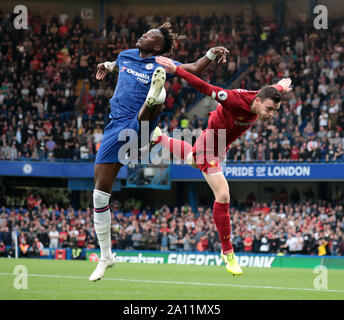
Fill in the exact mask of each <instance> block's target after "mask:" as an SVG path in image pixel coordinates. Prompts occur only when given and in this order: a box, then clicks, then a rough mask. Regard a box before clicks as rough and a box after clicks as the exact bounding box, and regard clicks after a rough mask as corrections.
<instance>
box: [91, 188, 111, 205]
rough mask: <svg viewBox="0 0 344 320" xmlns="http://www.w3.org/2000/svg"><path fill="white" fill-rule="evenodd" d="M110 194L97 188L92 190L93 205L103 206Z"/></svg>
mask: <svg viewBox="0 0 344 320" xmlns="http://www.w3.org/2000/svg"><path fill="white" fill-rule="evenodd" d="M109 199H110V194H109V193H106V192H104V191H100V190H97V189H94V190H93V206H94V207H95V208H104V207H106V206H107V205H108V204H109Z"/></svg>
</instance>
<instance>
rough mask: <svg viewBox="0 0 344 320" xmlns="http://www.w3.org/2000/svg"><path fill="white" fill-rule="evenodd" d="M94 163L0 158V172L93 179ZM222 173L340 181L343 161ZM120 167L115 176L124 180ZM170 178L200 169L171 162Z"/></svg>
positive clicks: (234, 167) (192, 175)
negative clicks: (26, 160)
mask: <svg viewBox="0 0 344 320" xmlns="http://www.w3.org/2000/svg"><path fill="white" fill-rule="evenodd" d="M93 169H94V163H89V162H34V161H31V162H25V161H0V175H2V176H24V177H25V176H26V177H52V178H68V179H93ZM222 169H223V172H224V174H225V176H226V178H227V179H228V180H232V181H235V180H237V181H243V180H251V181H254V180H255V181H300V180H301V181H321V180H322V181H330V180H332V181H344V163H262V164H257V163H255V164H249V163H242V164H225V165H223V166H222ZM127 177H128V167H127V166H123V167H122V168H121V169H120V171H119V174H118V179H127ZM170 179H171V181H197V180H198V181H201V180H202V181H203V180H204V178H203V175H202V173H201V171H200V170H198V169H195V168H193V167H191V166H188V165H171V166H170Z"/></svg>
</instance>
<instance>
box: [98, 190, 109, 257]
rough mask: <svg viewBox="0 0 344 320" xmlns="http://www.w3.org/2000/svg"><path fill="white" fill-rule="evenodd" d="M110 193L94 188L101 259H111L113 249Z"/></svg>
mask: <svg viewBox="0 0 344 320" xmlns="http://www.w3.org/2000/svg"><path fill="white" fill-rule="evenodd" d="M109 199H110V194H108V193H106V192H103V191H100V190H96V189H94V190H93V207H94V229H95V231H96V234H97V238H98V242H99V246H100V254H101V257H100V258H101V259H105V260H109V259H111V256H112V251H111V235H110V230H111V214H110V208H109Z"/></svg>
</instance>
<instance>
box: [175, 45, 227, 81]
mask: <svg viewBox="0 0 344 320" xmlns="http://www.w3.org/2000/svg"><path fill="white" fill-rule="evenodd" d="M228 53H229V50H228V49H227V48H225V47H221V46H218V47H213V48H210V49H209V50H208V51H207V53H206V55H205V56H203V57H202V58H200V59H198V60H197V61H195V62H193V63H186V64H181V65H180V66H179V67H180V68H183V69H184V70H186V71H188V72H191V73H193V74H196V75H200V74H202V72H203V71H204V70H205V69H206V68H207V67H208V66H209V65H210V64H211V63H212V62H213V61H214V60H215V59H216V57H217V56H220V59H219V60H218V62H217V63H220V62H222V63H226V62H227V54H228Z"/></svg>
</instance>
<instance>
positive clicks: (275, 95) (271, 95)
mask: <svg viewBox="0 0 344 320" xmlns="http://www.w3.org/2000/svg"><path fill="white" fill-rule="evenodd" d="M257 97H258V98H260V99H261V100H262V101H265V100H266V99H271V100H272V101H273V102H275V103H276V104H277V103H279V102H281V101H282V99H283V95H282V92H280V91H278V90H277V89H276V87H275V86H264V87H263V88H261V89H260V90H259V91H258V94H257Z"/></svg>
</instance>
